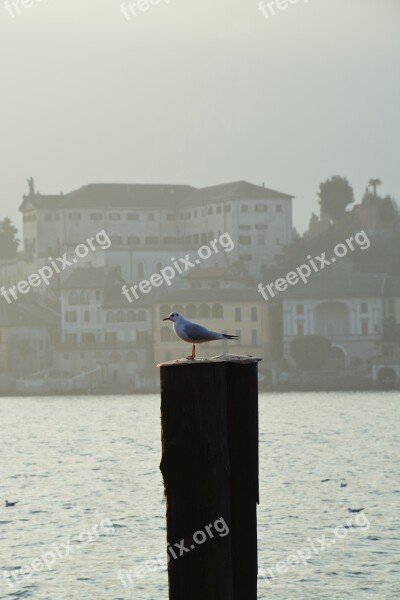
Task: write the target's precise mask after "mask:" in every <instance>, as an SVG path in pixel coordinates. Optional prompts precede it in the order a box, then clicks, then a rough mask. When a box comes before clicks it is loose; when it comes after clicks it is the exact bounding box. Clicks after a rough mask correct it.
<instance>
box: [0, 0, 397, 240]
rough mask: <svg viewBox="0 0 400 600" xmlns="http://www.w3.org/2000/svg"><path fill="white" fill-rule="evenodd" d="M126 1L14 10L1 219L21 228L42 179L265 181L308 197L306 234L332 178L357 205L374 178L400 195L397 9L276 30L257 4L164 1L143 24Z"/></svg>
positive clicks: (300, 19)
mask: <svg viewBox="0 0 400 600" xmlns="http://www.w3.org/2000/svg"><path fill="white" fill-rule="evenodd" d="M14 1H15V0H14ZM24 1H25V2H26V1H27V0H24ZM276 1H277V2H278V4H279V3H280V2H281V3H282V1H283V0H276ZM19 2H20V0H19ZM10 3H12V0H10ZM120 4H121V3H120V0H41V1H39V0H32V6H31V7H30V8H22V7H21V8H20V13H21V14H19V15H18V14H17V11H16V10H15V9H12V8H11V9H10V10H12V11H13V13H14V15H15V16H14V18H12V17H11V16H10V15H9V13H8V12H7V11H6V10H5V7H4V1H3V0H0V65H1V72H2V80H3V85H2V86H1V87H2V91H1V96H0V97H1V104H2V107H1V112H0V131H1V153H2V155H1V167H2V169H1V177H0V186H1V209H0V217H1V218H3V217H4V216H5V215H10V216H11V217H12V218H13V219H14V220H15V221H16V223H17V224H18V226H20V216H19V213H18V206H19V204H20V201H21V196H22V194H23V193H24V192H25V191H26V189H27V184H26V181H25V180H26V177H28V176H30V175H32V176H33V177H34V178H35V181H36V185H37V189H39V191H40V192H41V193H43V194H45V193H58V192H60V191H64V192H68V191H71V190H73V189H75V188H77V187H80V186H81V185H84V184H87V183H91V182H130V183H160V182H163V183H167V182H170V183H187V184H191V185H195V186H206V185H213V184H218V183H224V182H227V181H233V180H238V179H247V180H248V181H251V182H253V183H258V184H261V182H265V185H266V186H267V187H272V188H274V189H277V190H279V191H282V192H287V193H291V194H293V195H295V196H296V199H295V201H294V221H295V225H296V226H297V227H298V228H299V229H300V230H303V229H304V227H305V226H306V225H307V224H308V221H309V216H310V213H311V211H312V210H316V209H317V203H316V191H317V189H318V185H319V183H320V181H322V180H325V179H326V178H327V177H329V176H331V175H334V174H341V175H344V176H347V177H348V179H349V180H350V182H351V183H352V184H353V185H354V188H355V192H356V196H357V199H359V198H360V196H361V195H362V192H363V190H364V188H365V186H366V183H367V181H368V179H369V178H371V177H380V178H381V179H382V180H383V182H384V186H382V188H381V191H382V193H391V194H392V195H394V196H395V197H396V198H397V199H398V198H399V196H400V168H399V166H400V165H399V157H400V152H399V149H400V148H399V146H400V132H399V121H400V119H399V109H400V94H399V91H400V83H399V74H400V36H399V24H400V2H399V0H309V1H308V2H306V1H305V0H298V2H297V3H295V4H288V6H287V8H286V9H284V10H279V9H278V8H275V9H274V10H275V15H274V16H272V15H271V14H270V13H269V12H266V14H267V16H268V18H265V16H263V14H262V12H261V11H260V10H259V6H258V4H259V3H258V0H169V2H167V0H160V3H159V4H158V5H154V6H153V5H151V6H150V7H149V9H148V10H147V11H140V10H139V9H138V8H136V13H137V16H136V17H133V16H132V18H131V20H130V21H128V20H127V19H126V18H125V17H124V15H123V14H122V13H121V12H120ZM129 4H132V2H131V1H129V0H128V2H125V5H126V6H127V5H129ZM135 4H136V5H137V4H138V2H137V1H136V3H135ZM139 4H140V0H139ZM267 11H268V9H267Z"/></svg>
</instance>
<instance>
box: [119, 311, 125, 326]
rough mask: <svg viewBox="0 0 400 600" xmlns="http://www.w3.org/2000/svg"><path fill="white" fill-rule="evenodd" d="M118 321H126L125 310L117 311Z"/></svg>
mask: <svg viewBox="0 0 400 600" xmlns="http://www.w3.org/2000/svg"><path fill="white" fill-rule="evenodd" d="M117 321H118V323H125V321H126V319H125V313H124V311H123V310H119V311H118V312H117Z"/></svg>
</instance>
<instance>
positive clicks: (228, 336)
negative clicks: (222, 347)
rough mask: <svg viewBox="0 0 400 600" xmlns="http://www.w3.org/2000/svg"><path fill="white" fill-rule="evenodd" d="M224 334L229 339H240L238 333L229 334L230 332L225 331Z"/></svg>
mask: <svg viewBox="0 0 400 600" xmlns="http://www.w3.org/2000/svg"><path fill="white" fill-rule="evenodd" d="M222 335H223V336H224V338H226V339H227V340H238V339H239V336H238V335H229V334H228V333H223V334H222Z"/></svg>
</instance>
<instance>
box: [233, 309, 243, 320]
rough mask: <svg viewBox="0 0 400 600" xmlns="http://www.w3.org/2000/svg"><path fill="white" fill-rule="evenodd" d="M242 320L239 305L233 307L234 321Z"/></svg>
mask: <svg viewBox="0 0 400 600" xmlns="http://www.w3.org/2000/svg"><path fill="white" fill-rule="evenodd" d="M241 320H242V309H241V308H239V307H236V308H235V321H241Z"/></svg>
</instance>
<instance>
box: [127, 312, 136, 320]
mask: <svg viewBox="0 0 400 600" xmlns="http://www.w3.org/2000/svg"><path fill="white" fill-rule="evenodd" d="M128 321H136V313H135V311H134V310H128Z"/></svg>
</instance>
